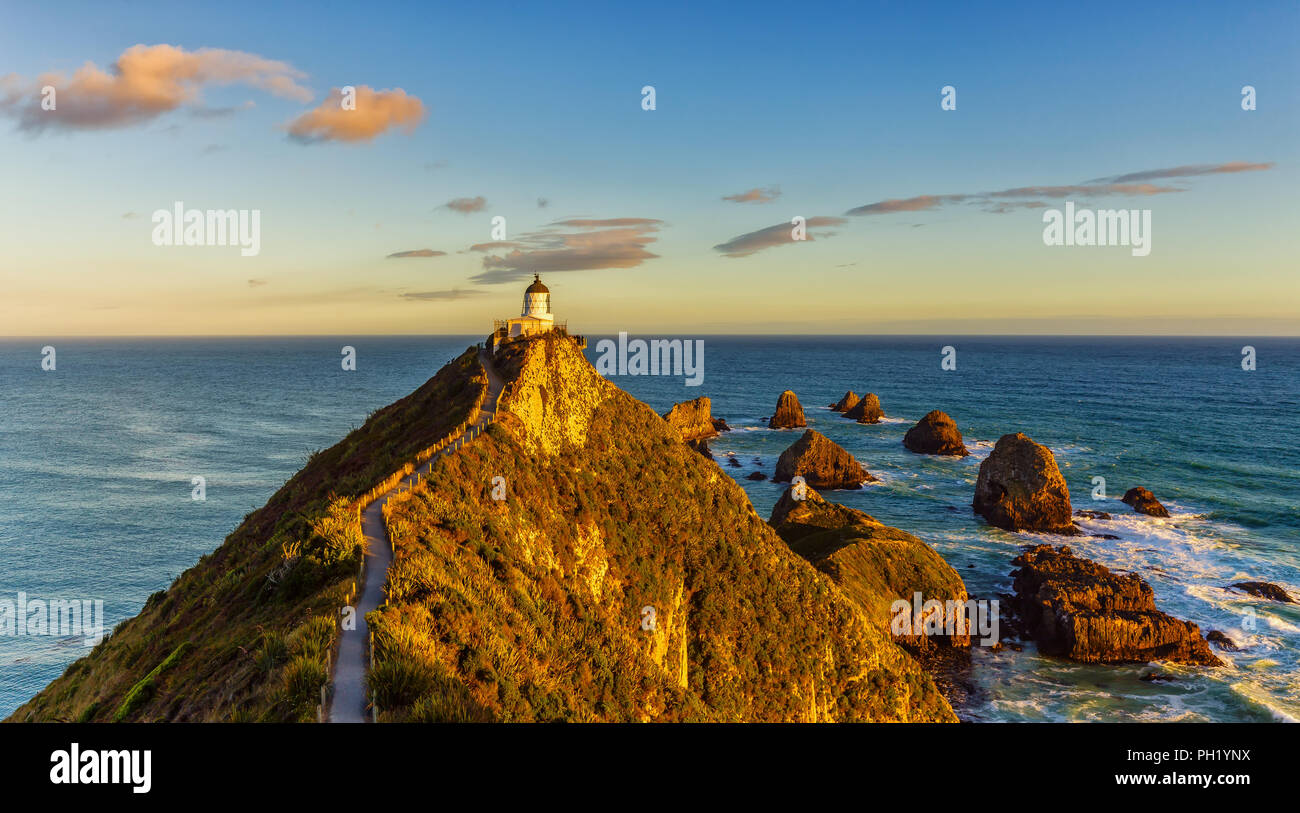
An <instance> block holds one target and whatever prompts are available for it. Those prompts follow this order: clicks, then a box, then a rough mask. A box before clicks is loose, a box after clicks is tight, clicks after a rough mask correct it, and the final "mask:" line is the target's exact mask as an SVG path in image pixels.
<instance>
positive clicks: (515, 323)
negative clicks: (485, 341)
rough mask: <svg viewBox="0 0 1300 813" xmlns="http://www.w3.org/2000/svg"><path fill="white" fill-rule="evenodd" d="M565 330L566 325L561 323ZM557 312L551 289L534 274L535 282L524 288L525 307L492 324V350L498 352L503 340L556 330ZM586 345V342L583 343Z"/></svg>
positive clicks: (562, 328)
mask: <svg viewBox="0 0 1300 813" xmlns="http://www.w3.org/2000/svg"><path fill="white" fill-rule="evenodd" d="M559 327H560V330H562V331H563V330H565V327H566V326H565V325H560V326H559ZM555 328H556V324H555V314H553V313H551V289H550V288H547V287H546V285H544V284H543V283H542V278H541V276H539V275H538V274H533V283H532V285H529V286H528V287H527V288H526V289H524V309H523V312H522V313H520V314H519V317H518V318H516V319H497V320H496V321H495V322H494V323H493V325H492V339H491V350H492V352H494V353H495V352H496V349H497V347H498V346H500V345H501V343H502V342H505V341H509V340H510V339H517V338H520V337H521V336H535V335H537V334H539V333H548V332H550V331H552V330H555ZM582 344H583V345H584V346H585V342H583V343H582Z"/></svg>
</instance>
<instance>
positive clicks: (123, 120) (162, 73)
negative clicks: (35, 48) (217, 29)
mask: <svg viewBox="0 0 1300 813" xmlns="http://www.w3.org/2000/svg"><path fill="white" fill-rule="evenodd" d="M305 76H306V74H304V73H303V72H302V71H300V70H297V69H296V68H294V67H292V66H291V65H289V64H288V63H285V62H280V61H277V60H273V59H266V58H265V57H261V56H258V55H256V54H250V53H245V52H243V51H227V50H224V49H219V48H200V49H199V50H197V51H186V50H185V49H184V48H180V47H177V46H174V45H133V46H131V47H130V48H128V49H127V50H126V51H124V52H123V53H122V55H121V56H119V57H118V58H117V60H116V61H115V62H114V63H113V65H112V66H111V67H110V68H109V69H108V70H103V69H101V68H99V67H98V66H96V65H94V64H93V63H90V62H87V63H86V64H85V65H83V66H82V67H80V68H78V69H77V70H76V71H75V72H74V73H73V74H72V75H71V76H64V75H63V74H61V73H56V72H52V73H45V74H42V75H40V76H38V77H37V78H36V79H34V80H24V79H22V78H21V77H18V76H16V75H14V74H10V75H9V76H6V77H4V78H3V80H0V111H3V112H5V113H7V114H8V115H11V116H15V117H17V118H18V123H19V127H20V128H21V129H24V130H29V131H41V130H45V129H48V128H55V129H68V130H97V129H108V128H114V127H128V126H131V125H134V124H141V123H145V122H149V121H152V120H153V119H155V118H157V117H158V116H160V115H162V114H164V113H167V112H170V111H172V110H176V109H177V108H180V107H191V108H193V109H194V110H198V111H203V110H206V108H204V107H203V106H202V98H201V91H202V88H203V87H204V86H205V85H234V84H239V85H246V86H249V87H253V88H257V89H259V90H263V91H265V92H267V93H270V94H272V95H274V96H279V97H281V98H285V99H292V100H294V101H299V102H307V101H310V100H311V91H310V90H308V89H307V88H305V87H303V86H301V85H300V84H299V83H298V80H300V79H303V78H305ZM47 85H48V86H50V87H53V88H54V90H55V107H54V109H53V110H45V109H43V108H42V107H41V99H42V88H44V87H45V86H47ZM200 115H202V114H201V113H200Z"/></svg>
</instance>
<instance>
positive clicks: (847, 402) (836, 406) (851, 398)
mask: <svg viewBox="0 0 1300 813" xmlns="http://www.w3.org/2000/svg"><path fill="white" fill-rule="evenodd" d="M859 400H861V399H860V398H858V394H857V393H856V392H854V391H853V390H849V391H848V392H846V393H844V397H843V398H841V399H840V400H838V401H836V402H835V403H833V404H831V409H832V410H833V411H835V412H848V411H849V410H850V409H853V407H855V406H857V403H858V401H859Z"/></svg>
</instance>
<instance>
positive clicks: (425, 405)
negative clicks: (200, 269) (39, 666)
mask: <svg viewBox="0 0 1300 813" xmlns="http://www.w3.org/2000/svg"><path fill="white" fill-rule="evenodd" d="M486 384H487V380H486V378H484V376H483V373H482V367H481V366H480V365H479V363H478V361H477V358H476V354H475V353H474V352H473V351H472V350H467V351H466V352H465V354H463V355H462V356H460V357H459V358H458V359H456V360H454V361H453V362H451V363H450V364H448V365H447V366H446V367H444V368H443V369H442V370H441V371H440V372H439V373H438V374H437V375H436V376H435V377H434V378H432V379H430V380H429V381H428V382H426V383H425V384H424V385H423V386H421V387H420V388H419V389H418V390H416V391H415V392H414V393H412V394H411V395H409V396H407V397H406V398H403V399H401V400H400V401H397V402H396V403H393V404H391V405H389V406H387V407H385V408H383V409H381V410H379V411H377V412H375V413H374V414H372V415H371V416H370V418H369V419H368V420H367V421H366V423H365V425H364V426H362V427H361V428H359V429H356V430H354V431H353V432H351V433H350V434H349V435H348V436H347V437H345V438H344V439H343V440H342V441H340V442H339V443H337V444H335V445H334V446H332V447H330V448H329V449H325V450H323V451H319V452H316V453H315V454H313V455H312V456H311V459H310V460H309V461H308V463H307V465H306V466H305V467H304V468H303V469H302V471H300V472H298V473H297V474H295V475H294V476H293V477H292V478H290V479H289V481H288V482H286V483H285V484H284V486H283V487H282V488H281V489H280V490H279V491H277V492H276V493H275V495H274V496H272V497H271V499H270V501H269V502H267V504H266V505H265V506H264V507H263V508H261V509H258V510H257V511H254V512H253V513H251V514H249V515H248V516H247V517H245V518H244V521H243V523H241V524H240V526H239V527H238V528H236V529H235V531H234V533H232V534H231V535H230V536H229V537H227V538H226V540H225V543H224V544H222V545H221V547H219V548H217V550H216V551H214V552H213V553H211V554H209V555H207V556H204V557H203V558H202V559H201V560H200V561H199V563H198V564H196V565H195V566H194V567H192V568H190V569H189V570H187V571H186V572H185V573H183V574H182V575H181V576H180V577H179V578H178V579H177V580H176V581H175V582H174V583H173V584H172V585H171V586H170V587H168V588H167V589H166V590H162V591H159V592H157V593H155V594H154V595H152V596H150V597H149V600H148V601H147V602H146V603H145V605H144V608H143V609H142V610H141V611H140V614H139V615H137V616H136V617H135V618H132V619H129V620H127V621H124V622H123V623H122V624H120V625H118V627H117V629H115V630H114V631H113V633H112V635H110V636H109V637H107V638H106V639H105V640H104V641H103V642H102V643H100V644H99V645H98V646H96V647H95V648H94V649H93V650H92V651H91V652H90V654H88V655H87V656H86V657H84V658H82V659H80V660H78V661H76V662H75V663H73V664H72V665H71V666H69V667H68V669H67V670H66V671H65V672H64V673H63V675H62V676H61V677H59V678H58V679H57V680H55V681H54V682H52V683H51V684H50V685H49V686H47V687H46V688H45V689H44V690H42V691H41V692H40V693H39V694H37V695H36V696H35V697H34V698H32V699H31V700H30V701H28V702H27V703H26V704H24V705H23V706H21V707H19V708H18V709H17V710H16V711H15V712H14V713H13V715H11V717H10V718H9V719H10V720H18V721H26V720H38V721H39V720H88V721H92V720H93V721H105V720H114V721H123V720H125V721H154V720H277V721H292V720H313V719H315V710H316V704H317V703H318V702H319V699H320V694H319V692H320V685H321V683H323V682H324V681H325V679H326V672H325V668H326V663H327V659H328V657H329V653H330V652H331V651H332V649H333V646H334V641H335V629H336V623H337V622H336V618H337V616H338V611H339V608H340V607H341V606H342V605H343V604H344V602H345V598H346V595H347V592H348V590H349V588H350V587H351V585H352V582H353V579H355V577H356V575H357V569H358V567H359V565H360V561H361V560H360V549H361V542H362V540H361V535H360V529H359V526H358V525H357V522H356V507H355V504H354V498H355V497H357V496H358V495H360V494H363V493H364V492H366V491H367V490H369V489H370V488H371V487H372V486H374V485H376V484H377V483H379V482H380V481H382V480H383V479H384V478H385V477H387V476H388V475H389V474H391V473H392V472H393V471H395V470H397V469H400V468H401V467H402V465H403V463H405V462H407V461H408V460H410V459H411V458H412V457H413V456H414V455H415V454H416V452H418V451H419V450H420V449H422V448H424V447H426V446H429V445H431V444H432V443H434V442H435V441H436V440H438V439H439V438H440V437H441V436H442V435H444V434H446V433H447V432H448V431H449V430H451V429H452V428H453V427H455V426H456V425H457V424H459V423H460V422H461V421H462V420H464V419H465V417H467V416H468V415H469V414H470V412H471V411H472V410H473V409H474V408H475V407H476V405H477V403H478V399H479V398H480V396H481V394H482V393H483V391H484V389H485V387H486Z"/></svg>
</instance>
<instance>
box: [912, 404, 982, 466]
mask: <svg viewBox="0 0 1300 813" xmlns="http://www.w3.org/2000/svg"><path fill="white" fill-rule="evenodd" d="M903 446H904V447H906V448H907V449H908V450H909V451H913V452H916V453H917V454H937V455H952V456H956V457H965V456H966V455H968V454H970V451H968V450H967V449H966V444H965V443H963V442H962V439H961V431H960V430H959V429H958V428H957V423H956V421H954V420H953V419H952V418H950V417H948V413H946V412H940V411H939V410H937V409H935V410H932V411H930V412H928V413H926V416H925V417H924V418H922V419H921V420H919V421H917V422H916V426H913V427H912V428H911V429H909V430H907V434H906V435H903Z"/></svg>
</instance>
